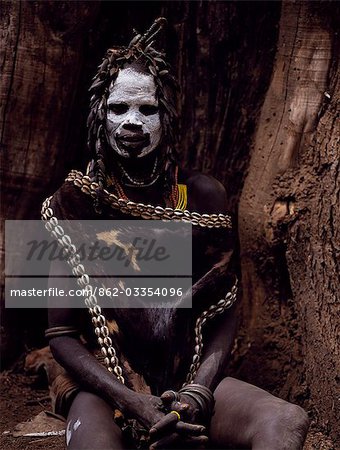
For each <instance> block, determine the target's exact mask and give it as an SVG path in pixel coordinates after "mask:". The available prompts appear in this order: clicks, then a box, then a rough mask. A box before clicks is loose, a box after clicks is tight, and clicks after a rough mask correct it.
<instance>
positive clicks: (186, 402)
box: [150, 391, 208, 450]
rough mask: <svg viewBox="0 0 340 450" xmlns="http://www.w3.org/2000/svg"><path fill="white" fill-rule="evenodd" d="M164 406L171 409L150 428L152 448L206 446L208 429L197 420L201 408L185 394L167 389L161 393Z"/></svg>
mask: <svg viewBox="0 0 340 450" xmlns="http://www.w3.org/2000/svg"><path fill="white" fill-rule="evenodd" d="M160 399H161V400H162V403H163V407H164V408H165V409H166V410H167V411H170V412H169V413H168V414H166V415H165V416H164V417H163V418H162V419H161V420H159V421H158V422H157V423H155V424H154V425H153V426H152V427H151V429H150V438H151V441H153V443H152V444H151V446H150V450H154V449H158V448H159V449H161V448H183V447H185V448H204V447H205V446H206V444H207V442H208V437H207V436H206V434H205V433H206V429H205V427H204V426H203V425H199V424H197V423H195V422H196V419H197V416H198V414H199V409H198V407H197V405H196V404H195V402H194V401H193V400H192V399H191V398H190V397H188V396H185V394H183V395H180V394H177V393H174V392H173V391H166V392H165V393H164V394H162V395H161V398H160Z"/></svg>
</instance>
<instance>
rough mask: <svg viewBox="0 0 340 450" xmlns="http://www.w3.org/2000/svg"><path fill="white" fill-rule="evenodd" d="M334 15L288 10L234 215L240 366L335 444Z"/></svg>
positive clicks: (305, 7) (319, 6) (322, 7)
mask: <svg viewBox="0 0 340 450" xmlns="http://www.w3.org/2000/svg"><path fill="white" fill-rule="evenodd" d="M332 6H334V5H332ZM332 11H333V14H334V12H335V11H334V9H333V10H332V8H330V4H328V3H326V4H324V3H313V2H284V3H283V8H282V15H281V21H280V37H279V43H278V51H277V56H276V64H275V67H274V71H273V77H272V81H271V84H270V88H269V90H268V92H267V94H266V98H265V102H264V106H263V108H262V112H261V117H260V120H259V124H258V129H257V133H256V138H255V147H254V150H253V152H252V155H251V160H250V164H249V173H248V176H247V178H246V180H245V185H244V188H243V191H242V195H241V200H240V206H239V235H240V242H241V264H242V286H243V304H244V319H245V326H244V327H245V328H244V330H245V331H244V341H243V343H242V345H241V348H242V347H243V353H244V354H246V356H245V358H244V360H243V363H242V362H241V368H240V371H239V373H240V374H241V375H242V374H243V375H245V378H246V379H248V380H249V381H251V382H256V383H259V382H260V384H261V385H262V386H264V387H267V388H268V387H269V388H271V389H272V388H275V391H276V392H277V393H279V394H280V395H283V396H284V397H286V398H289V399H291V400H293V401H299V402H300V403H301V402H304V404H305V406H307V407H308V408H309V409H310V410H312V413H313V419H314V420H316V421H318V423H319V425H321V426H322V427H323V429H324V430H325V431H326V432H330V433H331V434H333V436H334V439H335V438H336V430H337V418H336V411H339V405H336V402H337V401H338V398H337V396H336V390H337V381H339V380H338V375H339V373H340V372H339V369H340V366H339V361H340V360H339V347H338V342H337V334H336V331H337V325H338V323H339V322H338V315H337V313H338V311H339V308H338V306H339V304H338V303H337V295H338V290H339V285H338V281H339V278H338V277H339V265H338V264H339V242H340V240H339V221H340V220H339V219H340V215H339V209H337V206H339V122H336V119H337V111H338V110H337V108H338V105H339V103H338V102H339V92H340V91H339V88H340V83H339V70H338V69H339V67H338V59H337V55H339V41H336V40H335V38H336V33H335V28H333V26H334V23H332ZM273 381H274V383H275V386H274V385H273Z"/></svg>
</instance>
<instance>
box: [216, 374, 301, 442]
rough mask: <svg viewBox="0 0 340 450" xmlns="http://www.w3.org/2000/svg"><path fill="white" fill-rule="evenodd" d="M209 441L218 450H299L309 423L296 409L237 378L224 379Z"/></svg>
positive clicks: (217, 394)
mask: <svg viewBox="0 0 340 450" xmlns="http://www.w3.org/2000/svg"><path fill="white" fill-rule="evenodd" d="M214 397H215V402H216V403H215V413H214V415H213V417H212V420H211V425H210V439H211V442H212V444H213V445H214V446H216V447H217V448H219V449H222V448H223V449H225V448H235V447H237V448H242V449H245V448H248V449H253V450H255V449H256V450H300V449H302V447H303V443H304V441H305V438H306V434H307V431H308V427H309V420H308V416H307V414H306V412H305V411H304V410H303V409H302V408H300V407H299V406H297V405H293V404H292V403H288V402H286V401H285V400H282V399H280V398H277V397H274V396H273V395H271V394H269V393H268V392H266V391H264V390H262V389H260V388H258V387H256V386H253V385H251V384H248V383H244V382H243V381H239V380H236V379H235V378H230V377H228V378H225V379H224V380H222V382H221V383H220V384H219V385H218V386H217V388H216V390H215V392H214Z"/></svg>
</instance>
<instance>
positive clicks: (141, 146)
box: [115, 135, 151, 158]
mask: <svg viewBox="0 0 340 450" xmlns="http://www.w3.org/2000/svg"><path fill="white" fill-rule="evenodd" d="M115 140H116V145H117V147H118V149H119V150H120V152H121V154H122V155H124V156H127V157H132V158H137V157H140V156H143V154H144V153H149V152H148V150H149V149H148V147H149V146H150V144H151V142H150V136H149V135H143V136H117V137H116V139H115Z"/></svg>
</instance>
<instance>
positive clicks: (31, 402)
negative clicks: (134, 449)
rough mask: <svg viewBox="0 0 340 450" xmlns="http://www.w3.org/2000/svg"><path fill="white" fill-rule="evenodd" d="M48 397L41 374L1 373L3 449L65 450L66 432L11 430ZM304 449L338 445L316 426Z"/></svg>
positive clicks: (320, 449)
mask: <svg viewBox="0 0 340 450" xmlns="http://www.w3.org/2000/svg"><path fill="white" fill-rule="evenodd" d="M46 397H48V389H47V385H46V384H45V383H44V381H43V379H42V378H41V377H38V376H28V375H26V374H24V373H22V372H13V371H12V372H9V371H8V372H7V371H6V372H2V373H1V374H0V412H1V417H0V448H1V450H63V449H64V448H65V446H64V437H63V436H51V437H45V438H40V437H39V438H32V437H16V438H15V437H13V436H12V435H11V434H10V433H8V432H11V431H13V428H14V427H15V425H17V424H18V423H19V422H23V421H26V420H28V419H31V418H32V417H34V416H35V415H36V414H38V413H39V412H41V411H44V410H50V409H51V404H50V400H49V399H48V398H46ZM4 432H5V434H4ZM93 450H96V449H93ZM273 450H275V449H273ZM304 450H336V448H335V446H334V445H333V444H332V442H331V440H330V439H329V438H327V437H326V436H325V435H323V434H322V433H321V432H319V431H318V430H317V428H316V427H315V426H313V427H312V429H311V432H310V433H309V436H308V438H307V442H306V444H305V447H304Z"/></svg>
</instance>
